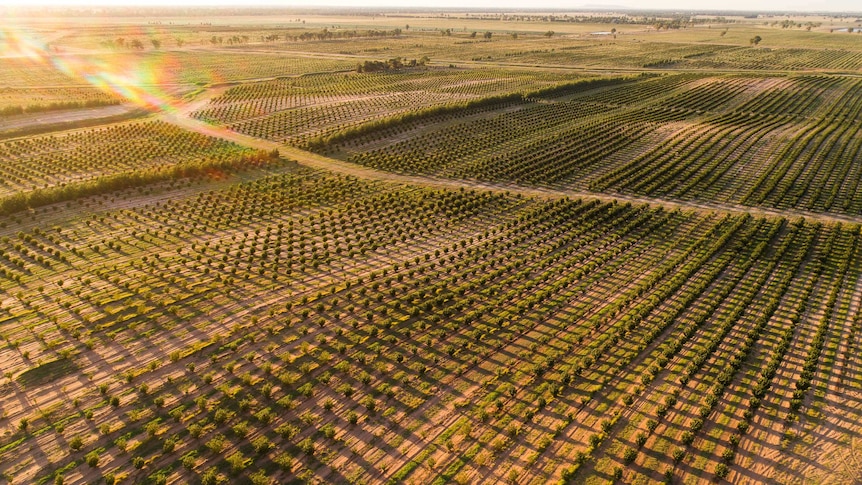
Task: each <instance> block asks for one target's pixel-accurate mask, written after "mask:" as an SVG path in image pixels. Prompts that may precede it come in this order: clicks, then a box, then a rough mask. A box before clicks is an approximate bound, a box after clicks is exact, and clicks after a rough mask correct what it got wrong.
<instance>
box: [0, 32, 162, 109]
mask: <svg viewBox="0 0 862 485" xmlns="http://www.w3.org/2000/svg"><path fill="white" fill-rule="evenodd" d="M0 57H8V58H20V59H26V60H28V61H30V62H32V63H34V64H42V65H49V66H53V67H54V68H55V69H56V70H58V71H60V72H61V73H63V74H65V75H66V76H68V77H70V78H72V79H75V80H80V81H83V82H86V83H88V84H91V85H93V86H95V87H96V88H98V89H101V90H103V91H105V92H108V93H111V94H115V95H117V96H120V97H122V98H124V99H126V100H128V101H129V102H131V103H133V104H135V105H137V106H140V107H142V108H145V109H148V110H152V111H167V112H172V111H175V110H176V109H177V107H178V104H177V100H176V99H174V98H173V97H172V96H170V95H169V94H167V93H166V92H165V91H164V89H163V87H164V86H166V85H168V84H171V83H170V77H171V75H172V74H171V73H173V72H176V71H175V70H173V69H167V67H171V66H170V65H169V64H171V63H173V62H175V59H174V58H171V57H170V56H165V55H163V54H101V55H99V56H82V55H75V54H72V53H59V52H52V50H51V48H50V47H49V46H48V45H47V44H45V43H44V42H43V41H41V40H39V39H37V38H35V37H33V36H31V35H27V34H25V33H23V32H21V31H17V30H13V29H12V28H9V27H0ZM169 59H172V61H171V60H169ZM166 61H167V62H166Z"/></svg>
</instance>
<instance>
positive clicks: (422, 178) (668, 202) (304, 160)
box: [159, 90, 862, 224]
mask: <svg viewBox="0 0 862 485" xmlns="http://www.w3.org/2000/svg"><path fill="white" fill-rule="evenodd" d="M218 92H221V90H216V91H214V92H207V93H206V94H205V95H204V96H203V99H198V100H195V101H194V102H193V103H190V104H188V105H187V106H185V107H183V108H181V109H179V110H177V111H175V112H172V113H162V114H161V115H160V116H159V117H160V118H161V119H162V120H164V121H166V122H168V123H172V124H174V125H177V126H180V127H182V128H185V129H187V130H191V131H195V132H198V133H202V134H205V135H209V136H215V137H219V138H224V139H226V140H230V141H233V142H235V143H238V144H240V145H243V146H248V147H251V148H257V149H262V150H278V152H279V154H280V155H281V156H282V157H283V158H287V159H290V160H294V161H296V162H297V163H299V164H300V165H304V166H307V167H311V168H316V169H321V170H328V171H330V172H336V173H340V174H343V175H351V176H354V177H358V178H364V179H372V180H382V181H387V182H393V183H400V184H405V185H421V186H426V187H436V188H448V189H453V188H454V189H458V188H465V189H476V190H488V191H494V192H509V193H517V194H522V195H524V196H529V197H542V198H555V199H556V198H565V197H568V198H581V199H598V200H601V201H605V202H612V201H619V202H631V203H632V204H647V205H651V206H657V207H663V208H665V209H668V210H674V209H681V210H698V211H708V212H729V213H735V214H751V215H752V216H757V217H770V218H775V217H780V218H789V219H795V218H800V217H804V218H806V219H814V220H819V221H822V222H828V223H835V222H842V223H853V224H862V216H852V215H843V214H828V213H821V212H810V211H801V210H785V209H772V208H765V207H751V206H744V205H739V204H721V203H716V202H708V201H689V200H675V199H663V198H653V197H641V196H634V195H627V194H618V193H595V192H587V191H578V190H570V189H555V188H544V187H525V186H520V185H512V184H504V183H490V182H480V181H474V180H459V179H447V178H440V177H433V176H428V175H404V174H397V173H392V172H385V171H381V170H375V169H372V168H368V167H363V166H361V165H356V164H353V163H348V162H344V161H341V160H337V159H334V158H330V157H326V156H323V155H320V154H317V153H312V152H309V151H306V150H301V149H299V148H295V147H291V146H286V145H282V144H280V143H277V142H274V141H271V140H266V139H262V138H256V137H252V136H249V135H245V134H242V133H237V132H235V131H232V130H229V129H227V128H225V127H223V126H216V125H210V124H208V123H205V122H203V121H200V120H197V119H194V118H192V117H191V113H192V112H193V111H194V110H195V109H199V108H200V107H202V106H203V105H204V104H205V101H206V100H208V99H210V98H211V97H213V96H214V95H215V94H216V93H218Z"/></svg>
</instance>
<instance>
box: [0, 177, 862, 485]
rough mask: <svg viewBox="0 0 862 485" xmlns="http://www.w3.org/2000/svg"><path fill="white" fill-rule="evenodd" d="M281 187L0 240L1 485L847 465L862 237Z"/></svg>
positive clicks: (583, 209)
mask: <svg viewBox="0 0 862 485" xmlns="http://www.w3.org/2000/svg"><path fill="white" fill-rule="evenodd" d="M282 171H283V172H284V173H283V174H281V175H271V176H261V177H257V178H256V179H254V178H251V179H250V181H249V182H245V183H241V184H234V185H231V186H229V187H227V188H223V189H218V190H214V191H206V190H200V189H197V190H196V191H194V192H191V193H189V192H182V191H178V192H177V193H176V195H175V196H173V197H172V196H170V193H166V194H164V195H162V196H161V197H160V199H159V200H160V202H158V203H155V202H147V198H146V197H138V198H139V199H140V203H138V204H135V203H134V200H135V199H136V197H135V196H134V195H131V194H127V195H126V201H127V206H128V208H127V209H122V210H111V209H98V210H97V209H96V207H98V204H97V205H95V206H93V208H92V209H86V208H75V209H74V210H72V209H64V208H60V209H58V211H59V212H58V211H54V212H53V215H52V216H51V217H52V218H53V220H54V221H55V222H54V223H52V224H51V225H50V226H40V225H38V224H36V227H32V225H31V226H30V228H28V229H25V230H20V229H18V227H17V223H15V224H12V225H11V226H9V227H7V228H5V229H2V230H0V231H2V238H0V243H2V249H0V265H2V267H3V271H2V273H0V291H2V293H0V294H2V299H0V321H2V337H3V340H4V341H5V345H4V347H3V349H2V350H0V358H2V360H3V362H5V363H6V364H5V366H4V369H5V371H6V372H7V373H8V374H7V375H8V376H9V377H8V378H9V381H8V382H7V383H5V384H4V385H5V386H6V390H7V392H4V394H3V396H4V397H3V398H2V409H3V410H4V418H3V420H2V421H0V426H3V428H4V429H5V433H6V434H5V437H4V438H3V440H2V445H0V453H2V455H0V456H2V458H3V459H2V463H3V465H2V470H0V471H2V472H3V473H5V474H7V476H11V477H12V478H13V479H14V480H15V481H16V482H17V481H42V480H51V479H53V477H54V476H56V475H57V474H62V475H63V476H64V477H65V480H66V482H67V483H78V482H92V481H95V480H97V479H99V477H100V476H109V475H112V476H113V477H114V478H117V477H122V476H127V477H128V479H129V480H131V481H140V480H156V481H158V480H161V478H159V477H164V478H165V479H167V480H168V481H178V482H189V481H191V482H195V481H198V480H201V481H204V482H206V483H209V482H208V481H209V480H212V479H214V477H222V479H231V480H237V479H249V480H255V481H257V480H260V481H262V482H265V481H267V480H274V481H276V482H279V483H283V482H286V481H292V480H321V481H324V482H341V481H366V482H368V481H370V482H388V481H406V482H412V483H419V482H427V481H429V480H430V481H432V482H441V483H442V482H445V481H449V480H456V481H464V482H475V481H505V480H516V481H518V482H520V483H544V482H546V481H548V480H557V479H560V478H561V477H583V478H587V477H594V478H595V477H610V476H612V475H613V474H614V473H617V472H616V471H615V470H616V468H620V470H621V473H622V474H623V475H624V477H626V479H627V480H633V481H640V480H647V481H651V480H660V479H662V474H664V473H665V472H666V471H667V470H671V473H673V474H675V476H677V477H678V478H681V479H684V480H687V481H690V480H692V479H693V478H694V477H705V478H710V477H712V476H714V475H715V474H716V473H721V472H720V471H719V470H720V466H727V467H728V468H729V473H730V474H731V475H730V477H731V478H733V477H736V479H738V480H742V479H743V477H753V479H755V480H759V481H760V480H772V479H775V480H779V481H780V480H781V477H782V475H779V473H780V470H783V469H791V470H795V472H794V473H797V474H799V475H802V476H816V474H817V473H819V472H822V471H824V470H823V468H822V465H818V463H817V461H816V458H817V457H818V456H819V455H818V453H820V451H819V450H821V449H827V448H828V450H829V452H830V453H831V454H842V453H843V454H849V453H852V452H853V450H852V449H851V448H850V446H849V445H842V444H840V443H843V442H848V443H849V441H847V440H850V439H852V436H853V433H856V432H858V429H857V428H858V423H859V419H858V418H859V416H856V417H854V416H855V415H854V414H853V413H854V411H853V410H852V409H847V408H845V407H844V404H845V403H847V402H848V401H847V400H852V399H857V398H858V396H857V389H858V386H859V384H860V382H859V381H860V378H862V376H860V371H862V367H860V366H862V362H860V361H859V359H858V358H857V357H856V355H858V347H857V345H858V343H857V338H858V333H857V330H858V326H859V320H858V319H857V318H856V317H855V315H856V314H857V313H858V306H859V301H860V296H862V294H860V291H862V288H860V287H859V281H860V277H862V275H860V273H859V268H860V267H862V264H860V263H862V262H860V261H859V257H860V255H859V249H860V248H859V243H860V242H862V241H860V234H859V228H858V227H856V226H841V225H823V224H817V223H811V222H805V221H802V220H799V221H788V220H784V219H756V218H752V217H750V216H744V215H730V214H709V213H687V212H680V211H670V212H669V211H665V210H661V209H656V208H648V207H646V206H632V205H629V204H619V203H601V202H598V201H591V200H571V199H558V200H542V199H531V198H524V197H521V196H516V195H507V194H502V193H498V194H493V193H484V192H476V191H465V190H453V191H440V190H430V189H423V188H417V187H409V186H400V185H392V184H386V183H382V182H370V181H361V180H358V179H354V178H351V177H344V176H334V175H328V174H326V173H323V172H315V171H311V170H308V169H298V168H297V169H289V168H284V169H282ZM183 194H187V195H183ZM102 198H103V197H97V200H100V199H102ZM129 203H130V204H129ZM89 211H92V212H89ZM49 213H50V212H49ZM63 217H66V218H67V219H65V220H64V219H63ZM22 223H23V222H22ZM75 368H77V369H80V370H79V371H77V372H76V371H74V369H75ZM70 369H72V370H71V371H70ZM47 373H51V374H52V375H54V377H55V378H54V379H52V380H50V381H46V380H45V379H44V375H46V374H47ZM854 396H856V397H854ZM22 403H29V404H26V405H23V404H22ZM848 413H849V414H848ZM836 423H837V424H836ZM743 424H744V425H745V426H744V427H743ZM641 436H643V438H641ZM785 443H786V444H785ZM822 447H827V448H822ZM677 449H680V450H682V452H681V453H682V454H681V455H680V457H679V458H676V456H677V455H676V452H675V451H674V450H677ZM627 450H632V451H627ZM727 450H730V451H727ZM764 450H769V453H765V452H764ZM87 462H90V464H87ZM755 466H759V468H754V467H755ZM835 466H836V467H837V466H839V465H838V464H836V465H835ZM752 470H756V471H752ZM835 473H838V472H837V471H835ZM752 474H753V475H752ZM836 476H837V475H836ZM147 477H149V478H147ZM590 480H592V479H590ZM848 483H849V482H848Z"/></svg>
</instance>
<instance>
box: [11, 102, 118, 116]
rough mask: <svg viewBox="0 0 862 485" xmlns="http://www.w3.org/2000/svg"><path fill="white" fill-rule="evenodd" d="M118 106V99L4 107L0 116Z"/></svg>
mask: <svg viewBox="0 0 862 485" xmlns="http://www.w3.org/2000/svg"><path fill="white" fill-rule="evenodd" d="M115 104H120V100H119V99H91V100H88V101H55V102H53V103H49V104H30V105H27V106H6V107H4V108H0V116H10V115H20V114H24V113H41V112H44V111H58V110H62V109H76V108H95V107H97V106H111V105H115Z"/></svg>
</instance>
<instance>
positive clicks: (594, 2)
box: [2, 0, 862, 12]
mask: <svg viewBox="0 0 862 485" xmlns="http://www.w3.org/2000/svg"><path fill="white" fill-rule="evenodd" d="M2 3H3V4H4V5H8V6H12V5H15V6H32V5H52V6H71V5H81V4H86V5H114V6H120V5H122V6H130V5H150V6H162V5H168V6H194V5H230V6H242V5H263V6H280V7H292V6H323V5H328V6H348V7H375V6H384V7H435V8H448V7H461V8H466V7H475V8H495V9H499V8H502V9H512V10H516V9H518V8H533V9H535V8H556V9H568V10H576V9H577V8H578V7H584V6H589V7H591V8H602V7H608V8H614V7H626V8H635V9H646V8H656V9H680V10H692V9H698V10H725V11H726V10H760V11H767V10H773V11H786V10H797V11H799V10H804V11H817V12H823V11H831V12H841V11H850V12H860V11H862V3H860V0H826V1H822V0H821V1H816V0H758V1H756V2H753V1H751V0H289V1H285V0H250V1H249V0H127V1H123V2H117V1H116V0H2Z"/></svg>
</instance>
